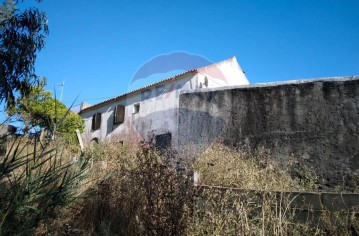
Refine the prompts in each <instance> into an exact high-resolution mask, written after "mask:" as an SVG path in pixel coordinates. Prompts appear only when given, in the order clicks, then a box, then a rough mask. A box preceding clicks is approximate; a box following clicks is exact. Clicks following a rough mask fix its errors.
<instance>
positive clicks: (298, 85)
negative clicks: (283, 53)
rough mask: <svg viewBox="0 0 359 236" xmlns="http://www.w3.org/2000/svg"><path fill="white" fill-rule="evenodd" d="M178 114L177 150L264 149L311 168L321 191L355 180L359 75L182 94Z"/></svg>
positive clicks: (357, 171)
mask: <svg viewBox="0 0 359 236" xmlns="http://www.w3.org/2000/svg"><path fill="white" fill-rule="evenodd" d="M179 114H180V115H179V146H180V147H181V148H182V149H186V148H189V149H192V151H203V149H204V148H205V147H207V146H208V145H209V144H211V143H212V142H214V141H216V140H217V141H220V142H223V143H224V144H226V145H230V146H239V147H243V146H248V147H250V148H251V149H252V150H254V149H256V148H258V147H264V148H266V149H269V150H270V151H271V154H272V156H273V158H275V159H276V160H278V162H284V161H286V160H289V157H294V158H295V160H296V161H297V162H298V163H297V164H298V165H305V166H308V167H309V168H312V169H313V170H315V172H316V174H317V175H318V177H319V179H318V182H319V183H320V185H321V186H320V188H323V189H326V188H331V187H333V186H346V187H354V186H351V185H353V183H355V182H356V181H355V179H357V180H358V179H359V176H358V175H359V77H342V78H335V79H324V80H313V81H294V82H285V83H272V84H264V85H251V86H243V87H232V88H226V89H222V90H217V91H216V90H211V89H206V90H201V91H199V90H196V91H192V92H186V93H182V94H181V95H180V112H179Z"/></svg>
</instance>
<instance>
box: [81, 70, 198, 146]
mask: <svg viewBox="0 0 359 236" xmlns="http://www.w3.org/2000/svg"><path fill="white" fill-rule="evenodd" d="M194 76H195V75H194V74H190V75H187V76H185V77H183V78H181V79H177V80H175V81H169V82H167V83H164V84H161V85H158V86H155V87H153V88H151V89H148V90H145V91H143V92H142V93H136V94H134V95H129V96H127V97H125V98H123V99H120V100H119V101H116V102H113V103H111V104H107V105H103V106H100V107H98V108H95V109H90V110H88V111H86V110H85V111H84V112H82V113H81V114H80V115H81V117H82V118H83V119H84V121H85V130H84V132H83V134H82V136H83V139H84V142H85V144H88V143H89V142H90V141H91V140H93V139H95V138H97V139H98V140H99V141H107V140H108V141H110V140H119V141H125V142H128V143H133V144H137V143H138V142H140V141H142V140H145V141H148V139H149V138H150V137H149V135H150V134H151V132H152V131H153V132H154V134H156V135H158V134H165V133H168V132H170V133H171V134H172V145H173V146H177V123H178V122H177V121H178V105H179V94H180V91H181V90H189V89H190V87H189V81H190V80H191V79H192V77H194ZM137 103H139V104H140V112H139V113H136V114H133V106H134V104H137ZM118 104H121V105H124V106H125V121H124V123H122V124H113V115H114V113H113V112H114V108H115V106H116V105H118ZM97 112H100V113H102V116H101V128H100V129H99V130H95V131H92V130H91V124H92V116H93V115H94V114H95V113H97Z"/></svg>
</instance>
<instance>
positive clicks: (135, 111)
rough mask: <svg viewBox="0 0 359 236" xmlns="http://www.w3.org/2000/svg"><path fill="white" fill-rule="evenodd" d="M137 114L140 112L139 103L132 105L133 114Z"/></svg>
mask: <svg viewBox="0 0 359 236" xmlns="http://www.w3.org/2000/svg"><path fill="white" fill-rule="evenodd" d="M139 112H140V104H139V103H137V104H134V105H133V114H135V113H139Z"/></svg>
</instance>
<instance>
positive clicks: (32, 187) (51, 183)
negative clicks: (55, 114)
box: [0, 137, 89, 235]
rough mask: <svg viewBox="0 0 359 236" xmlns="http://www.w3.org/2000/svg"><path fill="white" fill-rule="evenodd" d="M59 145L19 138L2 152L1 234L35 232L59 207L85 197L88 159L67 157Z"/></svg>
mask: <svg viewBox="0 0 359 236" xmlns="http://www.w3.org/2000/svg"><path fill="white" fill-rule="evenodd" d="M63 151H64V149H63V148H61V145H59V144H57V143H56V144H51V143H46V144H45V145H44V146H42V145H39V144H38V143H37V141H36V140H35V141H34V142H29V140H28V139H27V138H26V137H20V138H16V139H15V140H13V141H12V143H11V144H10V147H9V150H8V151H7V152H6V153H5V154H4V155H0V234H4V235H9V234H11V235H12V234H33V233H34V232H35V229H36V227H37V226H39V224H40V223H41V222H47V221H48V220H50V219H52V218H54V217H55V216H56V212H57V210H58V209H59V208H61V207H64V206H68V205H69V204H70V203H72V202H74V201H75V200H77V199H78V198H80V197H82V191H81V185H82V183H83V180H84V179H85V178H86V176H87V172H88V166H89V165H88V160H87V159H86V158H84V157H81V158H80V159H79V160H78V161H77V162H76V163H73V162H72V160H67V159H66V158H64V156H63V155H62V154H63Z"/></svg>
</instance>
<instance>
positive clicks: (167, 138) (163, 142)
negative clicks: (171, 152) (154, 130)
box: [155, 133, 172, 149]
mask: <svg viewBox="0 0 359 236" xmlns="http://www.w3.org/2000/svg"><path fill="white" fill-rule="evenodd" d="M171 141H172V135H171V133H167V134H159V135H156V136H155V142H156V144H155V145H156V147H157V148H163V149H165V148H169V147H171Z"/></svg>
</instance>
